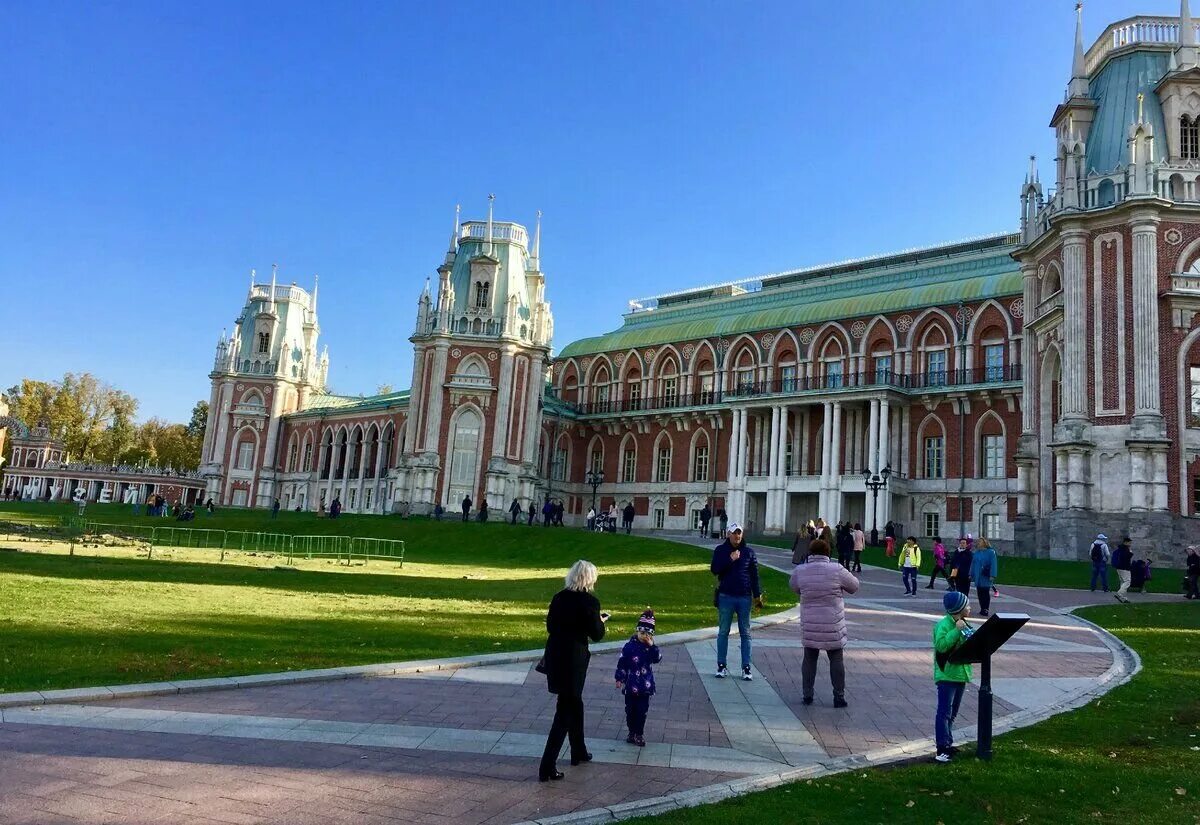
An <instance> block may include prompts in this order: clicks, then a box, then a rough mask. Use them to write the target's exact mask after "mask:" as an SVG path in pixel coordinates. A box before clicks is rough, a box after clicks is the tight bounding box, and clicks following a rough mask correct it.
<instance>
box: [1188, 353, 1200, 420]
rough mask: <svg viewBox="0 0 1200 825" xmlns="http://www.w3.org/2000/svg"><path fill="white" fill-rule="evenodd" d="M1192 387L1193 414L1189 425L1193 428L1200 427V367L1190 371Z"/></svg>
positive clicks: (1191, 409) (1189, 376)
mask: <svg viewBox="0 0 1200 825" xmlns="http://www.w3.org/2000/svg"><path fill="white" fill-rule="evenodd" d="M1188 378H1189V384H1190V385H1191V386H1190V399H1191V402H1190V403H1191V405H1190V407H1189V410H1190V412H1191V415H1190V417H1189V418H1190V420H1189V421H1188V424H1190V425H1191V426H1193V427H1198V426H1200V367H1192V368H1191V369H1190V370H1189V371H1188Z"/></svg>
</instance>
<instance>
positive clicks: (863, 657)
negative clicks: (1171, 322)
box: [0, 544, 1136, 825]
mask: <svg viewBox="0 0 1200 825" xmlns="http://www.w3.org/2000/svg"><path fill="white" fill-rule="evenodd" d="M702 546H703V547H704V548H706V549H707V548H708V547H710V545H708V544H704V545H702ZM760 557H761V559H762V561H763V562H764V563H766V564H771V565H776V566H779V567H780V568H790V565H789V564H788V559H787V554H786V553H784V552H783V551H774V550H771V549H764V550H762V551H760ZM862 578H863V586H862V590H861V591H860V593H859V594H858V595H857V596H855V597H854V598H851V599H848V600H847V608H848V613H847V618H848V621H849V628H850V637H851V641H850V644H849V646H848V649H847V652H846V670H847V698H848V699H849V701H850V707H849V708H848V709H846V710H835V709H834V708H833V707H832V697H831V695H830V691H829V686H828V671H827V669H826V665H825V662H824V660H822V663H821V666H820V669H819V670H818V676H817V679H818V681H817V693H816V702H815V703H814V704H813V705H811V706H805V705H803V704H802V702H801V691H800V658H801V656H802V653H803V651H802V648H801V646H800V642H799V633H798V631H799V628H798V626H797V625H796V624H795V623H784V624H776V625H773V626H769V627H760V628H757V629H756V631H755V634H754V645H755V649H754V664H755V670H756V679H755V681H753V682H748V683H747V682H742V681H741V680H740V679H726V680H717V679H715V678H713V676H712V674H713V672H714V668H715V663H716V662H715V644H714V642H713V641H712V639H711V635H709V636H705V635H704V634H697V633H689V634H679V638H678V639H677V641H676V642H674V643H672V642H671V641H670V638H669V637H665V638H664V641H665V642H667V643H666V644H664V646H663V652H664V657H663V662H662V664H661V665H659V666H658V667H657V668H656V677H657V683H658V691H659V692H658V695H657V696H655V698H654V700H653V701H652V704H651V711H650V717H649V721H648V724H647V728H646V739H647V743H648V744H647V746H646V747H645V748H636V747H633V746H631V745H627V744H625V742H624V704H623V701H622V698H621V696H620V694H619V693H617V692H616V691H615V689H614V688H613V685H612V681H611V678H612V670H613V666H614V664H615V658H616V653H615V652H613V651H612V650H598V651H597V652H596V655H594V656H593V659H592V664H591V667H590V670H589V676H588V686H587V689H586V691H585V702H586V705H587V727H586V730H587V736H588V742H589V747H590V748H591V751H592V753H593V755H594V756H595V761H594V762H593V763H591V764H589V765H586V766H582V767H579V768H571V767H570V766H569V765H567V764H565V762H564V763H563V768H564V770H565V771H566V773H567V778H566V780H564V781H562V782H557V783H546V784H540V783H538V782H537V781H536V780H535V776H536V771H537V757H538V756H539V755H540V753H541V749H542V744H543V742H544V736H545V732H546V730H547V729H548V728H549V724H550V719H551V717H552V716H553V710H554V706H553V698H554V697H552V696H550V695H549V694H547V693H546V690H545V682H544V679H543V677H541V676H540V675H539V674H537V673H536V672H534V671H533V670H532V659H531V658H527V659H526V660H525V661H515V662H514V661H511V658H512V657H509V660H508V661H502V662H496V663H493V664H486V663H485V664H479V665H476V666H466V667H457V666H448V667H446V668H445V669H441V670H433V671H431V672H422V673H404V674H399V675H392V676H373V677H371V678H352V679H345V678H342V679H339V680H337V681H302V682H297V683H293V684H266V685H262V686H249V687H242V688H238V689H226V690H215V691H204V692H179V690H178V687H177V686H164V689H165V690H168V691H169V692H167V693H163V694H160V695H147V696H131V697H128V698H117V697H115V696H109V695H107V694H106V695H105V698H101V699H100V700H99V701H95V702H83V703H81V702H80V701H79V700H80V699H81V698H84V697H82V696H79V697H75V698H74V699H72V698H71V697H70V696H68V697H65V698H66V699H69V700H71V701H65V702H54V703H49V704H37V705H17V706H10V707H6V708H3V709H2V710H0V821H3V822H5V823H13V824H14V825H25V824H26V823H73V822H87V823H109V822H111V823H146V824H147V825H149V823H184V822H186V823H193V822H199V823H212V822H221V823H289V825H290V824H291V823H299V824H302V823H308V822H313V823H316V822H335V823H336V822H353V823H385V822H387V823H395V822H422V823H427V822H430V823H438V822H455V823H514V822H521V821H529V820H536V821H566V820H571V819H574V820H576V821H604V820H610V819H614V818H620V817H622V816H625V815H630V814H633V813H642V812H655V811H661V810H670V809H672V808H674V807H676V806H679V805H687V804H695V803H697V802H700V801H707V800H712V799H718V798H721V797H724V796H729V795H731V794H733V793H738V792H743V791H745V790H749V789H752V788H754V787H765V786H767V785H770V784H776V783H778V782H781V781H784V780H786V779H791V778H798V777H803V776H812V775H819V774H820V773H823V772H828V771H832V770H838V769H845V768H848V767H857V766H861V765H864V764H869V763H872V762H882V761H888V760H891V759H896V758H905V757H908V756H910V755H915V754H921V753H927V752H928V751H929V750H930V747H931V746H930V743H929V741H928V740H929V736H930V732H931V729H932V716H933V710H934V704H935V696H934V692H933V689H932V682H931V672H930V671H931V663H930V658H931V655H930V641H929V639H930V632H931V627H932V624H933V622H934V621H936V620H937V618H939V617H940V615H941V595H942V591H941V589H940V587H939V589H937V590H933V591H930V590H924V589H922V590H921V591H919V595H918V596H917V597H916V598H906V597H904V596H903V590H902V587H901V585H900V580H899V575H898V574H896V573H894V572H893V571H889V570H881V569H874V568H866V569H865V573H864V576H863V577H862ZM601 595H603V594H601ZM768 595H769V596H770V598H771V602H772V603H773V604H775V605H785V604H788V603H789V602H790V599H789V598H788V597H789V596H790V594H787V593H772V594H768ZM1101 595H1103V594H1095V595H1093V594H1089V593H1087V592H1086V591H1061V590H1042V589H1035V588H1016V587H1013V588H1004V589H1003V592H1002V594H1001V596H1000V598H999V599H997V600H996V601H995V602H994V604H993V609H994V610H997V611H1018V612H1024V613H1028V614H1029V615H1030V616H1031V617H1032V619H1031V621H1030V622H1029V623H1028V624H1027V625H1026V626H1025V628H1023V629H1022V631H1021V632H1020V633H1018V634H1017V636H1015V637H1014V638H1013V640H1012V642H1010V644H1009V645H1008V646H1006V647H1005V648H1004V649H1003V652H1002V653H1001V654H1000V655H999V656H997V657H996V659H995V660H994V662H993V686H994V691H995V696H996V701H995V715H996V730H997V731H998V732H1002V731H1003V730H1007V729H1011V728H1012V727H1016V726H1019V725H1023V724H1030V723H1032V722H1034V721H1037V720H1038V719H1041V718H1044V717H1045V716H1047V715H1050V714H1052V713H1055V712H1059V711H1061V710H1063V709H1066V708H1068V707H1072V706H1077V705H1079V704H1082V703H1084V702H1086V701H1088V700H1089V699H1090V698H1091V697H1092V696H1094V695H1097V694H1099V693H1101V692H1103V691H1105V690H1108V689H1110V688H1111V687H1112V686H1114V685H1115V684H1118V683H1119V682H1120V681H1123V680H1124V679H1126V678H1128V677H1129V675H1131V674H1132V672H1133V670H1134V668H1135V667H1136V657H1135V656H1133V655H1132V654H1131V653H1130V652H1129V651H1127V650H1125V649H1124V648H1123V647H1122V646H1121V645H1120V643H1119V642H1117V641H1116V640H1115V639H1113V638H1112V637H1110V636H1108V635H1107V634H1105V633H1103V632H1102V631H1099V630H1098V629H1097V628H1095V627H1093V626H1091V625H1089V624H1087V623H1086V622H1083V621H1081V620H1079V619H1076V618H1075V617H1073V616H1071V615H1069V614H1068V613H1067V610H1066V609H1067V608H1070V607H1074V606H1078V605H1080V604H1085V603H1106V602H1107V601H1108V600H1110V599H1111V597H1108V599H1101V598H1098V597H1099V596H1101ZM664 618H668V617H664ZM668 620H669V618H668ZM619 641H620V640H618V642H619ZM730 649H731V653H734V652H735V651H736V649H737V644H736V640H735V641H734V642H733V643H732V644H731V646H730ZM533 658H536V654H534V656H533ZM455 664H458V663H455ZM264 681H270V682H277V681H279V680H277V679H271V680H264ZM3 698H4V697H0V705H2V704H4V702H3V701H2V700H3ZM976 699H977V694H976V691H975V689H974V687H973V686H972V687H970V688H969V689H968V691H967V695H966V698H965V700H964V703H963V709H962V712H961V714H960V717H959V725H960V726H961V728H960V733H961V734H962V736H970V735H971V733H972V730H973V725H974V722H975V712H976ZM26 701H28V700H26ZM633 766H636V769H633V770H631V767H633ZM559 817H561V818H562V819H557V818H559Z"/></svg>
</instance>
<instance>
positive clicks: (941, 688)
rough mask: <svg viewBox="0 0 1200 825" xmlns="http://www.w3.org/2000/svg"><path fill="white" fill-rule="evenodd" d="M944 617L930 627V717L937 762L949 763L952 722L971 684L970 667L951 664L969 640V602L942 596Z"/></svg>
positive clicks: (955, 594) (961, 596)
mask: <svg viewBox="0 0 1200 825" xmlns="http://www.w3.org/2000/svg"><path fill="white" fill-rule="evenodd" d="M942 607H943V608H945V610H946V615H945V616H943V617H942V619H941V621H939V622H938V623H937V624H936V625H934V626H933V683H934V685H935V686H936V687H937V712H936V713H935V714H934V717H933V730H934V739H935V741H936V742H937V756H936V757H934V758H935V759H936V760H937V761H938V762H949V761H950V760H951V759H952V758H953V757H954V754H955V753H956V751H957V749H956V748H955V747H954V720H955V718H956V717H957V716H958V706H959V705H960V704H961V703H962V697H963V692H964V690H965V689H966V687H967V682H969V681H971V666H970V665H969V664H962V665H956V664H953V663H951V661H950V654H951V653H952V652H953V651H954V649H955V648H957V647H958V646H959V645H961V644H962V643H963V642H965V641H966V640H967V639H968V638H970V636H971V633H972V630H971V626H970V625H969V624H967V616H970V615H971V601H970V599H968V598H967V596H966V594H965V593H960V592H959V591H957V590H951V591H950V592H949V593H947V594H946V595H945V596H943V597H942Z"/></svg>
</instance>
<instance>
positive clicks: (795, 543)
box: [792, 521, 817, 564]
mask: <svg viewBox="0 0 1200 825" xmlns="http://www.w3.org/2000/svg"><path fill="white" fill-rule="evenodd" d="M816 536H817V527H816V525H815V524H813V523H812V522H811V521H810V522H808V524H802V525H800V529H799V530H797V531H796V538H794V539H793V540H792V564H804V560H805V559H807V558H808V550H809V547H811V546H812V541H813V539H814V538H816Z"/></svg>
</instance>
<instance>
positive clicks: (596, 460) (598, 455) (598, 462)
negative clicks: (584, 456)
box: [588, 446, 604, 473]
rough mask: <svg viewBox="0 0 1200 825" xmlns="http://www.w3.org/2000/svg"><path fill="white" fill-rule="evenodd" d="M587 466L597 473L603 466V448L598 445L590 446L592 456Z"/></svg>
mask: <svg viewBox="0 0 1200 825" xmlns="http://www.w3.org/2000/svg"><path fill="white" fill-rule="evenodd" d="M588 467H589V468H590V469H591V471H592V472H593V473H598V472H600V471H601V470H602V469H603V468H604V450H602V449H600V447H599V446H596V447H593V448H592V457H591V461H589V462H588Z"/></svg>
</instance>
